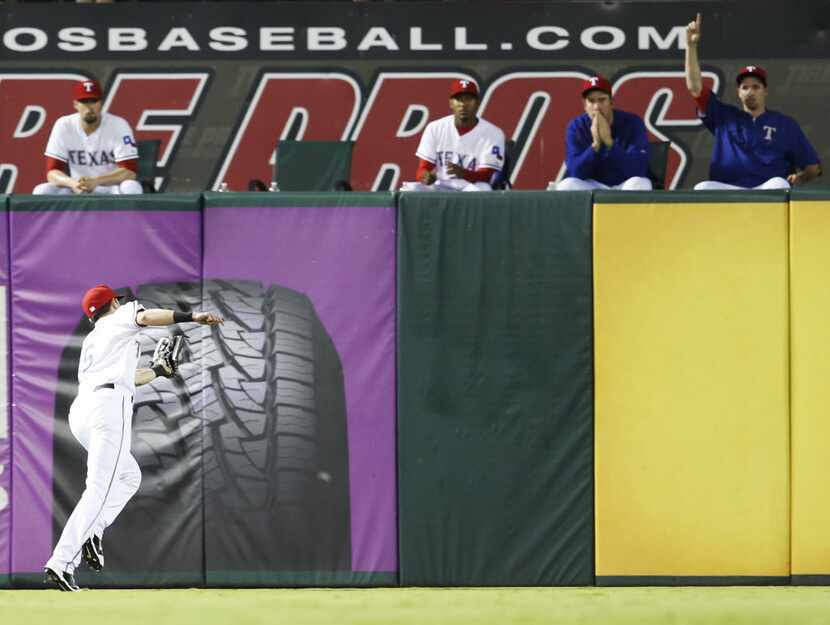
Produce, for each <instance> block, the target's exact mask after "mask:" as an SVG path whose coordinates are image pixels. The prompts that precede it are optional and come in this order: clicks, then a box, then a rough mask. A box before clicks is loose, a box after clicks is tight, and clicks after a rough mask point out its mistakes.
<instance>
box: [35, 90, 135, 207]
mask: <svg viewBox="0 0 830 625" xmlns="http://www.w3.org/2000/svg"><path fill="white" fill-rule="evenodd" d="M102 97H103V93H102V91H101V85H99V84H98V81H97V80H82V81H80V82H77V83H75V85H74V87H73V92H72V100H73V101H72V104H73V106H74V107H75V110H76V111H77V112H76V113H74V114H71V115H64V116H63V117H60V118H58V120H57V121H56V122H55V125H54V126H52V132H51V134H50V135H49V142H48V143H47V144H46V179H47V180H48V182H44V183H42V184H39V185H37V186H36V187H35V188H34V190H33V191H32V193H34V194H35V195H41V194H65V193H109V194H126V193H141V192H142V188H141V183H139V182H138V181H137V180H136V171H137V170H138V149H137V147H136V143H135V139H134V138H133V131H132V129H131V128H130V125H129V124H128V123H127V121H126V120H125V119H123V118H121V117H118V116H117V115H111V114H110V113H104V112H102V111H101V107H102V102H101V98H102Z"/></svg>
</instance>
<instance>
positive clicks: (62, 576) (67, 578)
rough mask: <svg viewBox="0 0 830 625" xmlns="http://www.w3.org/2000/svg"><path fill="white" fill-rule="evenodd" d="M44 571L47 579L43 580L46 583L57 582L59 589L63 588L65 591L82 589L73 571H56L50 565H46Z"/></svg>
mask: <svg viewBox="0 0 830 625" xmlns="http://www.w3.org/2000/svg"><path fill="white" fill-rule="evenodd" d="M43 573H44V574H45V575H46V579H44V580H43V583H44V584H47V583H53V584H56V585H57V587H58V590H62V591H63V592H80V591H81V589H80V588H78V584H76V583H75V577H74V576H73V575H72V573H67V572H66V571H56V570H55V569H53V568H52V567H50V566H47V567H44V568H43Z"/></svg>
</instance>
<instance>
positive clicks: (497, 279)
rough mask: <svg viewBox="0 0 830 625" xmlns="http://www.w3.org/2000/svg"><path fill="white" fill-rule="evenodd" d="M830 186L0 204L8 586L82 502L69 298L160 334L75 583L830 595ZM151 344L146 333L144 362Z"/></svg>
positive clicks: (75, 339) (74, 319)
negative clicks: (104, 527) (176, 357)
mask: <svg viewBox="0 0 830 625" xmlns="http://www.w3.org/2000/svg"><path fill="white" fill-rule="evenodd" d="M828 205H830V193H828V192H827V191H826V190H822V189H820V188H807V189H806V190H801V189H798V190H795V191H792V192H790V193H784V192H778V191H771V192H760V193H756V192H749V193H744V194H735V193H727V192H724V193H721V192H706V193H703V192H700V193H678V192H650V193H627V194H621V193H600V192H598V193H594V194H591V193H561V194H558V193H545V192H521V191H515V192H497V193H491V194H408V195H404V194H399V195H394V194H388V193H375V194H362V193H346V194H313V193H279V194H271V193H259V194H228V193H222V194H206V195H197V194H183V195H167V194H160V195H155V196H152V195H146V196H141V197H134V198H113V197H91V198H73V197H69V198H58V199H56V198H46V197H34V196H11V197H6V198H3V213H2V214H3V219H1V220H0V235H2V236H0V246H3V249H4V250H7V252H6V253H4V254H2V255H0V258H2V259H7V261H8V268H7V269H4V273H2V274H0V278H2V279H3V282H4V283H5V285H6V287H5V289H4V293H5V294H6V297H7V300H8V301H9V306H8V308H4V309H3V310H7V312H8V314H7V315H6V316H5V319H6V322H5V323H6V326H5V328H6V331H5V332H4V333H3V340H4V341H5V343H2V342H0V346H2V345H5V346H6V347H5V348H4V349H2V351H0V353H2V354H4V355H5V359H4V360H3V366H4V367H5V368H6V372H5V375H4V376H3V381H4V383H5V385H4V386H0V388H2V389H3V390H4V393H5V395H4V396H3V397H2V399H3V401H2V406H3V408H4V412H3V413H0V414H8V418H7V419H4V420H3V421H1V422H0V425H2V426H3V428H0V434H2V436H0V444H2V446H0V467H2V471H0V504H2V505H0V584H2V585H4V586H8V585H11V586H13V587H31V586H35V585H39V578H40V573H39V570H40V567H41V566H42V564H43V562H44V561H45V560H46V558H47V557H48V555H49V552H50V550H51V547H52V545H53V544H54V541H55V540H56V539H57V534H58V533H59V531H60V529H61V527H62V525H63V523H64V522H65V519H66V515H67V514H68V511H69V509H70V508H71V506H72V505H73V504H74V502H75V500H76V499H77V497H78V495H79V494H80V491H81V489H82V487H83V468H82V467H83V461H84V456H83V452H82V451H81V450H80V448H79V446H78V445H77V443H75V441H74V440H73V438H72V436H71V434H70V433H69V432H68V428H67V424H66V413H67V409H68V406H69V402H70V401H71V399H72V397H73V396H74V394H75V390H76V384H77V383H76V380H75V371H76V370H77V362H78V353H79V345H80V341H81V339H82V338H83V336H84V335H85V334H86V333H88V331H89V329H90V326H89V324H88V323H87V322H86V321H85V320H84V319H83V317H82V313H81V311H80V309H79V307H78V298H79V294H80V293H82V292H83V290H84V289H85V288H87V287H88V286H89V285H90V284H93V283H96V282H100V281H106V282H108V283H111V284H113V285H115V286H118V287H119V288H122V289H126V290H129V292H130V293H131V294H132V295H133V296H136V297H138V298H139V299H140V300H141V301H142V302H144V303H145V304H148V305H152V306H165V307H179V308H204V309H207V310H213V311H216V312H219V313H221V314H223V315H225V316H226V318H227V323H226V324H225V325H224V326H222V327H221V328H201V327H195V326H194V327H188V326H180V327H174V328H171V331H173V332H174V333H184V334H185V335H186V337H187V340H188V349H187V352H186V356H185V361H184V364H183V365H182V368H181V376H180V377H178V378H176V379H174V380H158V381H155V382H153V383H152V384H149V385H147V386H145V387H142V388H140V389H139V391H138V393H137V395H136V401H135V414H134V425H133V439H132V440H133V443H132V449H133V453H134V454H135V455H136V457H137V459H138V461H139V464H140V466H141V468H142V472H143V480H142V485H141V488H140V490H139V492H138V493H137V495H136V497H135V498H134V499H133V500H132V501H131V502H130V503H129V505H128V506H127V507H126V508H125V510H124V512H123V514H122V516H121V517H120V518H119V519H118V521H117V523H116V524H115V525H114V526H113V527H112V528H111V530H109V531H108V532H107V535H106V539H105V545H106V549H107V571H106V572H105V573H104V574H103V575H100V576H92V575H90V574H88V573H86V572H82V573H81V577H80V579H81V581H82V583H83V584H85V585H92V586H98V587H113V586H145V587H157V586H309V585H310V586H332V585H345V586H372V585H398V584H403V585H590V584H594V583H596V584H600V585H607V584H612V585H613V584H634V585H640V584H649V585H652V584H658V585H659V584H736V583H740V584H747V583H748V584H787V583H791V582H792V583H798V584H825V583H827V580H828V579H830V551H828V544H830V538H828V535H827V527H828V525H827V523H826V521H827V518H828V509H827V506H826V504H825V498H824V497H823V493H824V486H825V476H826V474H827V470H828V469H830V466H828V460H827V454H826V453H824V449H825V448H826V446H827V442H828V435H829V434H828V431H827V427H826V424H827V422H828V418H827V417H828V415H827V401H825V391H824V387H825V384H824V382H823V381H824V380H825V379H826V378H827V375H828V373H830V370H828V360H827V357H826V354H825V352H826V350H824V348H823V346H824V345H825V343H826V340H825V338H826V328H825V325H826V324H825V323H824V321H823V317H822V315H821V311H822V310H824V307H823V304H824V303H825V302H826V299H827V294H828V290H827V286H826V280H825V274H826V266H827V262H826V261H827V258H826V249H827V247H828V246H827V236H828V232H830V230H828V229H829V228H830V217H828V215H830V213H828V211H827V210H825V209H826V208H827V206H828ZM165 332H166V331H165V330H152V331H146V332H145V333H144V335H145V336H144V337H143V338H142V343H141V349H142V358H143V359H148V358H149V355H150V353H151V352H152V349H153V344H154V340H156V339H157V338H159V337H160V336H161V335H163V334H164V333H165Z"/></svg>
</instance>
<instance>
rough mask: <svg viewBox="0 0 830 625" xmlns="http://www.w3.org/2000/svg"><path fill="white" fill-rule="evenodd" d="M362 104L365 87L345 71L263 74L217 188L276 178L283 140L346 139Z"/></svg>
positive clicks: (218, 175)
mask: <svg viewBox="0 0 830 625" xmlns="http://www.w3.org/2000/svg"><path fill="white" fill-rule="evenodd" d="M360 103H361V98H360V87H359V86H358V84H357V82H355V80H354V79H353V78H352V77H351V76H348V75H346V74H339V73H265V74H263V75H262V76H261V77H260V79H259V84H257V86H256V88H255V90H254V94H253V97H252V98H251V104H250V106H249V107H248V109H247V110H246V111H245V112H244V116H243V118H242V120H241V121H240V123H239V126H238V127H237V130H236V132H235V133H234V135H233V137H232V139H231V141H230V147H229V148H228V149H227V151H226V153H225V158H224V160H223V161H222V163H221V165H220V166H219V170H218V172H217V173H216V175H215V176H214V183H213V188H214V189H216V188H218V187H219V185H220V184H221V183H222V182H227V183H228V187H229V188H230V189H233V190H237V191H240V190H244V189H246V188H247V185H248V181H249V180H250V179H252V178H259V179H260V180H263V181H268V180H271V175H272V166H273V163H274V151H275V149H276V145H277V141H278V140H280V139H293V140H298V139H306V140H309V141H342V140H346V139H347V138H348V137H349V133H350V132H351V129H352V126H353V125H354V120H355V119H356V118H357V112H358V110H359V109H360Z"/></svg>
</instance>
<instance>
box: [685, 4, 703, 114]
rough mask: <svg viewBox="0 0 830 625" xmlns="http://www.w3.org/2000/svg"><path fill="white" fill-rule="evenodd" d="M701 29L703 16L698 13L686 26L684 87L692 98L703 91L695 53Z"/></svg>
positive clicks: (698, 62)
mask: <svg viewBox="0 0 830 625" xmlns="http://www.w3.org/2000/svg"><path fill="white" fill-rule="evenodd" d="M702 30H703V18H702V17H701V15H700V13H698V14H697V15H696V16H695V20H694V21H693V22H689V24H688V25H687V26H686V88H687V89H688V90H689V93H691V94H692V97H693V98H696V97H697V96H699V95H700V92H701V91H703V78H702V77H701V75H700V59H698V55H697V46H698V44H699V43H700V37H701V31H702Z"/></svg>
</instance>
